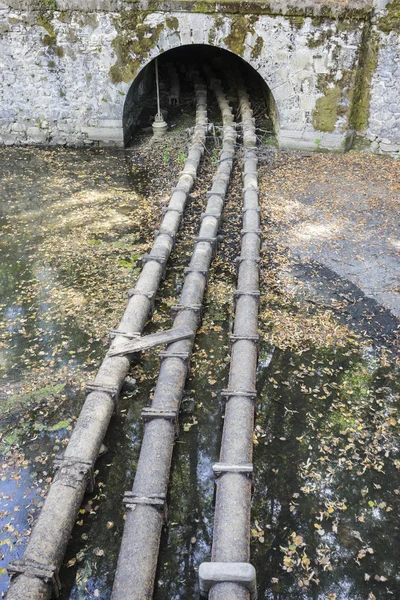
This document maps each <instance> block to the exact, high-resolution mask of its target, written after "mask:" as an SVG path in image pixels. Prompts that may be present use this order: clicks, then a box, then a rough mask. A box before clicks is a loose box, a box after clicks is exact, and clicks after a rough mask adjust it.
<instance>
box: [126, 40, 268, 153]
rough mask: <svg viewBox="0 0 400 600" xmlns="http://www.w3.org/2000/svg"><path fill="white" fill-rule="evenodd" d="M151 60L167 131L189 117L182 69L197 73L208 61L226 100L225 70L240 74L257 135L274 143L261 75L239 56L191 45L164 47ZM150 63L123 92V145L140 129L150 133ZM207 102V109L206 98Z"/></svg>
mask: <svg viewBox="0 0 400 600" xmlns="http://www.w3.org/2000/svg"><path fill="white" fill-rule="evenodd" d="M157 62H158V73H159V84H160V106H161V111H162V114H163V116H164V119H165V120H166V122H167V124H168V127H169V131H171V130H173V129H174V128H175V127H176V126H177V125H180V126H184V125H185V120H187V121H188V123H189V122H190V119H191V118H192V116H193V115H194V102H193V100H194V93H193V85H192V83H191V81H190V79H189V78H188V75H187V72H188V71H187V70H188V68H189V67H191V66H194V67H195V68H196V69H198V70H199V72H200V73H201V72H202V65H208V66H209V67H211V68H212V70H213V72H214V73H215V75H216V76H217V77H219V78H220V79H221V80H222V83H223V86H224V88H225V89H226V92H227V93H228V95H229V94H230V95H231V96H230V99H231V100H232V102H235V95H234V92H235V90H234V82H233V81H232V80H230V76H229V73H233V74H240V75H241V77H242V78H243V80H244V82H245V84H246V87H247V89H248V90H249V92H250V95H251V98H252V103H253V108H254V116H255V118H256V125H257V128H258V134H259V135H260V137H261V138H262V140H263V142H264V143H265V144H266V145H275V143H276V138H275V133H276V129H277V123H278V119H277V111H276V106H275V102H274V99H273V96H272V94H271V91H270V89H269V88H268V86H267V84H266V83H265V81H264V80H263V78H262V77H261V75H260V74H259V73H258V72H257V71H256V70H255V69H254V68H253V67H252V66H251V65H250V64H249V63H247V62H246V61H245V60H243V59H242V58H240V57H239V56H237V55H235V54H233V53H232V52H229V51H228V50H224V49H222V48H217V47H214V46H206V45H202V44H193V45H186V46H181V47H179V48H174V49H172V50H168V51H166V52H164V53H162V54H160V55H159V56H158V58H157ZM155 65H156V59H153V60H152V61H151V62H150V63H149V64H147V65H146V66H145V67H144V68H143V69H142V71H141V72H140V73H139V75H138V76H137V77H136V79H135V80H134V81H133V83H132V85H131V87H130V89H129V91H128V94H127V97H126V100H125V105H124V114H123V129H124V145H125V147H128V146H131V145H132V144H134V143H135V140H136V139H137V137H138V136H140V135H142V134H143V133H149V134H150V133H151V131H152V129H151V125H152V123H153V121H154V117H155V115H156V113H157V96H156V78H155V68H156V67H155ZM171 67H172V71H175V73H176V75H177V77H178V81H179V83H178V86H174V84H173V82H172V80H171ZM204 79H206V77H205V76H204ZM210 96H212V94H210ZM209 101H210V103H211V104H210V107H211V111H212V101H213V99H212V97H210V99H209ZM188 126H189V125H188Z"/></svg>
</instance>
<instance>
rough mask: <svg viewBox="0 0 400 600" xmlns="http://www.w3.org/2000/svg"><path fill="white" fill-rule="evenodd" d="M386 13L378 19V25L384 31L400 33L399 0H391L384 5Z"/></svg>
mask: <svg viewBox="0 0 400 600" xmlns="http://www.w3.org/2000/svg"><path fill="white" fill-rule="evenodd" d="M386 11H387V12H386V15H384V16H383V17H381V18H380V19H379V20H378V27H379V29H380V30H381V31H383V32H384V33H391V32H392V31H395V32H396V33H400V0H392V2H390V4H387V6H386Z"/></svg>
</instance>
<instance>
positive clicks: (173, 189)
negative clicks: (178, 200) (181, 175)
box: [170, 173, 193, 210]
mask: <svg viewBox="0 0 400 600" xmlns="http://www.w3.org/2000/svg"><path fill="white" fill-rule="evenodd" d="M185 175H188V173H185ZM189 177H191V176H190V175H189ZM192 179H193V177H192ZM174 192H183V193H184V194H186V195H188V194H189V192H188V190H187V189H186V188H183V187H179V186H177V187H174V188H172V193H174ZM170 210H175V209H170Z"/></svg>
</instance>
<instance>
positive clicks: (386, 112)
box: [368, 32, 400, 158]
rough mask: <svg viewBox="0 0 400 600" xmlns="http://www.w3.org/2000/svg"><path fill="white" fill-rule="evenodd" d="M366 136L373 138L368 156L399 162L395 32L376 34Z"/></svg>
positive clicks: (399, 38)
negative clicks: (393, 158) (388, 157)
mask: <svg viewBox="0 0 400 600" xmlns="http://www.w3.org/2000/svg"><path fill="white" fill-rule="evenodd" d="M368 136H374V140H373V143H372V144H371V150H372V152H375V153H378V154H390V155H392V156H397V157H399V158H400V35H399V34H398V33H396V32H391V33H390V34H386V33H381V34H380V48H379V57H378V64H377V68H376V70H375V73H374V76H373V79H372V84H371V102H370V114H369V126H368ZM369 139H370V138H369Z"/></svg>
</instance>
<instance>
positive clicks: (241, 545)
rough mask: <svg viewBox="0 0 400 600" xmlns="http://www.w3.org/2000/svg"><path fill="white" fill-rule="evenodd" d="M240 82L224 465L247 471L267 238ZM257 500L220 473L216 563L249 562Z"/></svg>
mask: <svg viewBox="0 0 400 600" xmlns="http://www.w3.org/2000/svg"><path fill="white" fill-rule="evenodd" d="M237 83H238V97H239V107H240V113H241V117H242V130H243V143H244V150H243V152H244V158H243V229H242V245H241V254H240V257H239V260H238V278H237V289H236V293H235V299H236V308H235V318H234V328H233V336H232V338H233V339H232V349H231V362H230V371H229V380H228V381H229V382H228V390H227V391H226V392H225V394H226V398H227V401H226V407H225V419H224V427H223V434H222V442H221V451H220V463H223V464H225V465H227V466H228V465H230V466H232V465H236V466H239V467H240V465H243V467H245V466H248V465H249V464H251V463H252V458H253V429H254V413H255V391H256V368H257V358H258V354H257V338H258V335H257V330H258V305H259V266H258V264H259V258H260V247H261V239H260V214H259V204H258V178H257V151H256V147H255V146H256V141H257V139H256V135H255V125H254V119H253V116H252V111H251V108H250V101H249V97H248V95H247V93H246V91H245V89H244V87H243V82H241V81H239V80H237ZM245 391H246V392H248V393H247V394H245V393H244V392H245ZM229 392H232V395H231V396H229ZM240 392H242V393H243V395H240ZM220 463H219V464H220ZM231 468H232V467H231ZM251 496H252V480H251V479H250V478H249V474H248V473H246V472H245V468H243V472H242V473H240V472H232V471H229V470H226V471H225V472H224V471H222V472H221V473H220V474H219V476H218V478H217V479H216V506H215V520H214V534H213V545H212V556H211V561H212V562H216V563H221V562H222V563H248V562H249V560H250V507H251ZM206 564H207V563H206ZM209 598H210V600H249V599H250V591H249V589H248V588H247V587H246V585H243V584H240V583H237V582H233V581H224V582H218V583H215V584H214V585H212V586H211V588H210V590H209ZM252 598H254V594H253V595H252Z"/></svg>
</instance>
